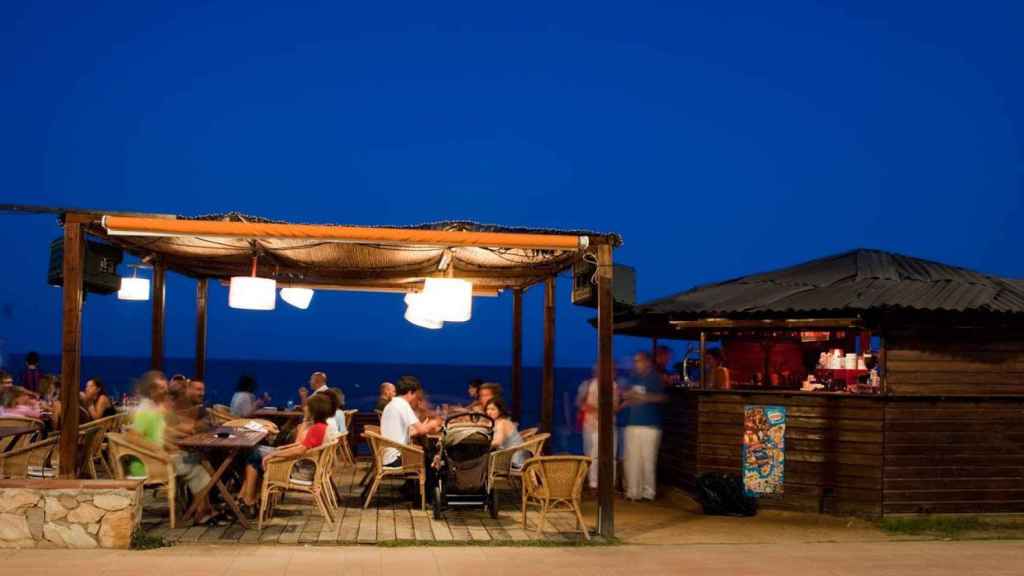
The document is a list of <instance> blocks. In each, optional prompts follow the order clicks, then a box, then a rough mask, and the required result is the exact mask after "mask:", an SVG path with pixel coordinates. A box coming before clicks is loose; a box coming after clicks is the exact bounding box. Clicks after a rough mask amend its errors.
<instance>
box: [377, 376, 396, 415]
mask: <svg viewBox="0 0 1024 576" xmlns="http://www.w3.org/2000/svg"><path fill="white" fill-rule="evenodd" d="M394 397H395V385H394V384H392V383H391V382H382V383H381V385H380V396H378V397H377V406H376V407H375V408H374V411H375V412H384V409H385V408H387V406H388V402H391V399H392V398H394Z"/></svg>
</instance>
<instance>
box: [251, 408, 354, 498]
mask: <svg viewBox="0 0 1024 576" xmlns="http://www.w3.org/2000/svg"><path fill="white" fill-rule="evenodd" d="M333 408H334V405H333V402H332V401H331V399H330V396H329V395H328V394H314V395H312V396H310V397H309V400H307V401H306V407H305V411H306V419H307V420H309V421H310V422H311V423H310V424H308V425H307V424H305V423H303V425H302V426H300V427H299V431H298V434H297V435H296V440H297V441H296V442H295V443H294V444H289V445H287V446H280V447H278V448H270V447H269V446H261V447H260V448H258V449H257V450H253V451H252V452H250V453H249V459H248V462H247V463H246V465H245V480H244V481H243V483H242V489H241V491H240V492H239V494H238V500H239V502H240V503H241V504H242V510H243V511H244V512H245V514H247V515H249V516H251V517H255V516H256V513H257V508H256V507H257V505H258V504H259V494H258V493H257V487H258V486H259V480H260V474H261V473H262V472H263V470H265V469H266V467H267V463H268V462H270V461H272V460H283V459H287V458H293V457H296V456H302V455H303V454H305V453H306V452H307V451H309V450H312V449H314V448H318V447H319V446H320V445H321V444H323V443H324V442H326V441H327V419H328V418H330V417H332V416H334V410H333ZM313 472H314V470H313V468H312V467H310V466H302V467H301V468H300V467H299V466H296V467H295V469H294V470H293V471H292V475H293V477H298V478H299V479H302V480H311V479H312V478H313Z"/></svg>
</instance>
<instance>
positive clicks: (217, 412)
mask: <svg viewBox="0 0 1024 576" xmlns="http://www.w3.org/2000/svg"><path fill="white" fill-rule="evenodd" d="M207 412H208V413H209V414H210V421H212V422H213V424H214V425H215V426H223V425H224V424H225V423H226V422H230V421H232V420H235V419H236V418H237V416H235V415H234V414H232V413H231V408H230V407H228V406H225V405H223V404H214V405H213V406H210V409H209V410H207Z"/></svg>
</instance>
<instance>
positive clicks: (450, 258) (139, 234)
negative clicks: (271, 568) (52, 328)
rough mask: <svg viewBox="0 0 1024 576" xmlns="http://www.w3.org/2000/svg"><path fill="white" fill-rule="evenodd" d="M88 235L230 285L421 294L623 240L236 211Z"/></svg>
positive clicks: (521, 283) (100, 219)
mask: <svg viewBox="0 0 1024 576" xmlns="http://www.w3.org/2000/svg"><path fill="white" fill-rule="evenodd" d="M87 224H88V226H87V231H88V233H89V234H92V235H94V236H97V237H100V238H103V239H104V240H105V241H107V242H109V243H111V244H115V245H117V246H121V247H123V248H125V249H126V250H128V251H129V252H130V253H132V254H135V255H137V256H139V257H141V258H145V259H159V260H160V261H162V262H163V264H164V265H165V266H166V268H167V269H168V270H172V271H174V272H177V273H180V274H184V275H186V276H191V277H195V278H214V279H227V278H229V277H231V276H239V275H246V274H249V273H250V272H251V267H252V259H253V257H254V256H256V257H257V258H258V271H259V275H260V276H264V277H272V278H276V279H277V280H278V281H279V282H282V283H292V284H295V285H302V286H309V287H314V288H316V287H323V288H335V289H366V290H405V289H414V288H415V287H416V286H417V285H418V284H420V283H421V282H422V280H423V279H424V278H427V277H431V276H439V275H443V274H446V273H447V274H451V275H453V276H456V277H459V278H465V279H470V280H473V282H474V286H475V287H476V288H477V289H478V290H483V291H488V290H490V291H492V292H493V291H495V290H498V289H503V288H523V287H526V286H530V285H532V284H535V283H538V282H541V281H543V280H544V279H545V278H547V277H549V276H552V275H554V274H558V273H559V272H561V271H563V270H565V269H567V268H570V267H571V266H572V264H573V262H575V261H576V259H577V258H578V257H579V253H580V251H582V250H585V249H586V248H587V247H588V246H594V245H598V244H611V245H613V246H618V245H619V244H621V239H620V238H619V236H617V235H614V234H602V233H596V232H591V231H585V230H567V231H562V230H546V229H530V228H513V227H500V226H492V225H483V224H477V223H474V222H467V221H447V222H437V223H431V224H424V225H419V226H411V227H366V226H339V225H325V224H291V223H286V222H280V221H273V220H268V219H266V218H258V217H251V216H245V215H242V214H239V213H237V212H231V213H227V214H217V215H212V216H202V217H197V218H183V217H175V216H171V217H163V216H156V215H141V216H137V215H117V214H102V213H97V214H96V217H95V218H93V219H92V220H91V221H89V222H88V223H87Z"/></svg>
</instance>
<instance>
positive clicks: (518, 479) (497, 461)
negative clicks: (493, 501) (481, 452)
mask: <svg viewBox="0 0 1024 576" xmlns="http://www.w3.org/2000/svg"><path fill="white" fill-rule="evenodd" d="M550 437H551V434H548V433H547V432H545V433H543V434H536V435H534V436H533V437H532V438H530V439H529V440H526V441H524V442H523V443H522V444H520V445H518V446H512V447H511V448H505V449H503V450H496V451H494V452H491V459H490V461H489V462H488V464H487V486H488V489H493V488H494V486H495V484H497V482H498V481H499V480H504V481H506V482H508V483H509V484H510V485H511V486H512V487H513V488H516V489H518V488H519V486H520V485H521V484H522V475H523V472H522V469H521V468H516V467H514V466H512V457H513V456H515V454H516V452H519V451H520V450H525V451H526V452H527V453H529V456H530V457H533V456H540V455H541V454H542V453H543V452H544V443H545V442H547V441H548V438H550Z"/></svg>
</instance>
